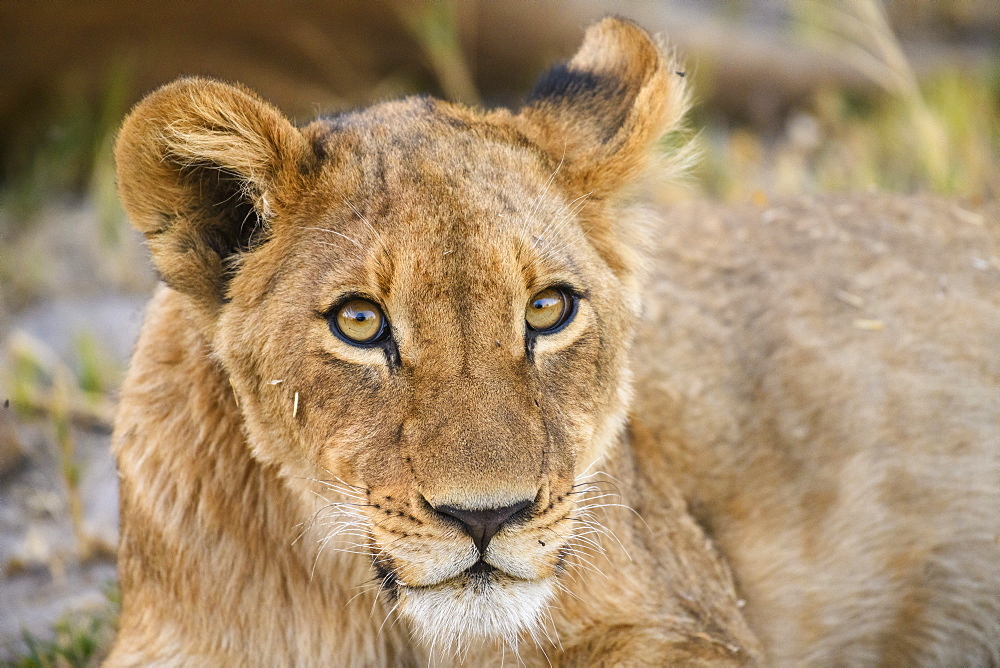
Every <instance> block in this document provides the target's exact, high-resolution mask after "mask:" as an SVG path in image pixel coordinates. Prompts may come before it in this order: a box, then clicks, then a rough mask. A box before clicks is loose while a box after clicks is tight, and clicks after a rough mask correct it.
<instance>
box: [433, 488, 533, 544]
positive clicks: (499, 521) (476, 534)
mask: <svg viewBox="0 0 1000 668" xmlns="http://www.w3.org/2000/svg"><path fill="white" fill-rule="evenodd" d="M532 501H533V500H532V499H528V500H526V501H519V502H518V503H515V504H513V505H510V506H504V507H503V508H485V509H483V510H465V509H464V508H457V507H455V506H436V507H435V508H434V510H436V511H437V512H439V513H441V514H442V515H446V516H448V517H451V518H453V519H456V520H458V521H459V523H460V524H461V525H462V528H463V529H465V533H467V534H469V535H470V536H471V537H472V542H473V543H475V544H476V548H478V549H479V554H483V553H485V552H486V546H487V545H489V544H490V539H492V538H493V536H495V535H496V534H497V531H500V527H501V526H503V523H504V522H506V521H507V520H509V519H510V518H511V517H513V516H514V515H515V514H517V512H518V511H520V510H523V509H525V508H527V507H528V506H530V505H531V503H532Z"/></svg>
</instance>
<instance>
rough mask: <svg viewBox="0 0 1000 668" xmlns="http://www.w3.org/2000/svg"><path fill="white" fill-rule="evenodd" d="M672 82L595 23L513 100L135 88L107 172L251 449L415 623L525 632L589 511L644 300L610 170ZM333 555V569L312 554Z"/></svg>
mask: <svg viewBox="0 0 1000 668" xmlns="http://www.w3.org/2000/svg"><path fill="white" fill-rule="evenodd" d="M681 84H682V80H681V79H680V78H679V77H677V76H676V74H675V72H674V70H673V68H672V67H671V66H670V63H669V62H668V60H667V59H666V58H665V57H664V55H663V53H662V51H661V50H660V48H659V47H658V46H657V44H656V43H655V42H654V41H653V40H652V39H651V38H650V37H649V36H648V35H647V34H646V33H645V32H643V31H642V30H641V29H639V28H637V27H635V26H634V25H631V24H629V23H625V22H621V21H617V20H613V19H607V20H605V21H603V22H601V23H599V24H597V25H595V26H594V27H592V28H591V29H590V30H589V31H588V32H587V35H586V38H585V41H584V43H583V45H582V47H581V49H580V50H579V52H578V53H577V54H576V55H575V56H574V57H573V58H572V59H571V60H569V61H568V62H566V63H565V64H562V65H559V66H556V67H554V68H553V69H552V70H551V71H549V72H548V73H547V74H546V75H545V76H544V77H543V78H542V79H541V80H540V82H539V84H538V85H537V87H536V89H535V90H534V92H533V93H532V94H531V96H530V97H529V99H528V102H527V104H526V106H525V107H523V108H522V109H521V110H520V111H519V112H517V113H512V112H510V111H507V110H498V111H491V112H485V113H484V112H482V111H479V110H473V109H468V108H465V107H461V106H458V105H453V104H447V103H444V102H439V101H435V100H431V99H427V98H410V99H406V100H402V101H396V102H388V103H385V104H380V105H377V106H374V107H372V108H369V109H366V110H363V111H359V112H354V113H347V114H343V115H338V116H333V117H329V118H321V119H319V120H316V121H314V122H312V123H311V124H309V125H307V126H305V127H302V128H296V127H294V126H293V125H292V124H291V123H290V122H289V121H288V120H287V119H286V118H285V117H283V116H282V115H281V114H280V113H279V112H278V111H277V110H276V109H274V108H273V107H271V106H269V105H268V104H266V103H264V102H262V101H261V100H260V99H259V98H258V97H256V96H255V95H254V94H252V93H251V92H249V91H247V90H245V89H242V88H238V87H233V86H229V85H225V84H222V83H218V82H215V81H209V80H204V79H184V80H181V81H178V82H176V83H174V84H171V85H169V86H166V87H164V88H162V89H160V90H158V91H156V92H155V93H153V94H152V95H150V96H149V97H148V98H146V100H145V101H143V102H142V103H140V104H139V106H138V107H137V108H136V109H135V110H134V111H133V112H132V114H131V115H130V117H129V118H128V120H127V121H126V123H125V126H124V128H123V130H122V132H121V135H120V137H119V139H118V144H117V159H118V165H119V167H118V174H119V181H120V192H121V196H122V199H123V201H124V203H125V206H126V209H127V211H128V214H129V216H130V218H131V220H132V222H133V224H134V225H135V226H136V227H137V228H138V229H140V230H141V231H142V232H143V233H144V234H145V236H146V238H147V240H148V244H149V247H150V249H151V251H152V255H153V260H154V262H155V264H156V267H157V269H158V271H159V273H160V275H161V276H162V278H163V281H164V282H165V283H166V284H167V285H168V286H169V287H170V288H172V289H173V290H174V291H176V292H178V293H181V294H183V295H185V298H186V299H187V303H188V310H189V312H190V314H191V316H192V318H191V319H192V322H195V323H197V325H196V326H197V327H199V328H200V329H201V330H202V332H203V334H204V337H205V340H206V342H207V347H208V350H209V352H210V354H211V355H212V356H213V357H214V359H215V360H216V361H217V363H218V364H219V365H220V366H221V368H222V369H223V370H224V372H225V373H226V374H227V375H228V377H229V379H230V381H231V383H232V385H233V388H234V390H235V393H236V395H237V398H238V406H239V410H240V411H241V413H242V416H243V420H244V425H245V426H244V431H245V435H246V438H247V442H248V447H249V450H250V452H251V454H252V456H253V457H255V458H256V459H257V460H259V461H261V462H265V463H268V464H272V465H276V466H277V467H279V469H280V470H281V471H282V473H283V475H284V479H285V480H286V482H287V485H288V486H289V487H290V488H292V489H293V490H295V491H296V492H297V493H298V495H299V498H301V500H302V504H303V506H302V507H303V516H305V517H308V516H310V515H313V514H314V512H315V509H316V496H319V497H321V498H322V499H324V501H322V502H321V503H322V504H324V506H325V504H326V503H329V504H330V505H329V506H325V508H324V509H323V510H322V512H320V513H319V514H318V515H316V517H318V518H319V519H318V521H317V522H316V523H315V524H316V527H314V530H316V531H320V532H321V534H323V536H324V539H325V540H331V541H333V542H335V543H337V544H339V545H340V546H341V547H342V549H345V550H347V551H351V552H361V553H363V554H364V555H366V557H365V558H367V559H370V561H371V563H372V565H373V567H374V570H375V572H376V573H377V574H378V575H379V578H380V580H381V586H382V590H383V592H384V595H385V596H388V597H389V599H391V600H392V601H393V603H394V604H395V605H397V606H398V610H399V611H400V612H401V614H403V615H404V616H405V617H406V618H408V619H409V620H410V622H411V623H412V624H413V625H414V627H415V628H416V629H417V630H418V631H420V632H421V633H423V634H424V636H425V638H427V639H429V640H433V639H435V638H436V639H440V640H445V641H451V640H457V641H459V642H462V641H464V640H472V639H474V638H476V637H488V638H495V637H508V638H513V637H515V636H516V635H517V634H519V633H521V632H524V631H528V632H530V631H532V629H533V628H534V627H535V625H536V623H537V620H538V619H539V616H540V615H541V614H542V613H543V611H544V608H545V605H546V602H547V601H548V600H549V599H550V598H551V597H552V596H553V594H554V592H555V591H556V589H557V587H558V580H559V578H560V576H561V573H562V572H563V571H564V570H565V569H566V568H567V567H568V565H569V564H571V561H572V556H573V553H574V540H578V539H583V538H585V537H586V534H587V533H588V532H591V533H592V531H593V530H592V529H589V528H588V525H587V520H586V507H585V506H584V505H583V504H580V503H578V499H579V498H580V496H581V495H580V494H579V492H580V487H579V485H580V484H581V481H582V480H583V477H584V476H585V475H586V474H587V473H588V472H589V471H592V470H593V469H594V467H596V466H597V465H598V462H599V461H600V460H601V459H602V458H603V457H605V456H606V455H607V454H608V452H609V449H610V448H612V447H613V444H614V443H615V441H616V437H617V433H618V431H619V430H620V428H621V426H622V424H623V420H624V416H625V412H626V409H627V402H628V398H629V392H630V390H629V368H628V359H627V357H628V344H629V340H630V338H631V334H632V331H633V327H634V324H635V321H636V319H637V317H638V311H639V301H638V295H637V285H638V282H637V281H638V279H637V275H636V274H637V269H638V264H639V261H638V256H637V249H636V240H637V239H638V238H639V237H640V235H639V234H638V233H637V226H638V222H637V220H636V216H635V213H634V212H632V211H630V209H629V206H628V203H627V198H626V194H625V191H626V190H627V188H628V186H630V185H632V184H633V183H634V182H635V181H636V180H637V178H638V177H639V176H641V175H642V174H643V173H644V172H645V171H646V169H647V166H648V165H647V163H648V156H649V153H650V150H651V148H652V146H653V145H654V143H655V142H656V141H657V140H658V139H659V138H660V137H661V136H662V135H663V134H664V132H666V131H667V130H669V129H670V128H671V127H673V126H674V124H675V123H676V122H677V121H678V118H679V116H680V114H681V113H682V110H683V106H684V101H685V97H684V90H683V87H682V85H681ZM327 577H335V574H333V573H330V574H328V575H327Z"/></svg>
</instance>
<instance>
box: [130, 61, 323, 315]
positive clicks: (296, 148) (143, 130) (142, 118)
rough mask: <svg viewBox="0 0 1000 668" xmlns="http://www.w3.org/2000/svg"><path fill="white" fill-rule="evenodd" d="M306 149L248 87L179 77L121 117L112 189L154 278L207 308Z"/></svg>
mask: <svg viewBox="0 0 1000 668" xmlns="http://www.w3.org/2000/svg"><path fill="white" fill-rule="evenodd" d="M306 151H307V143H306V141H305V139H304V138H303V137H302V135H301V134H300V133H299V131H298V130H296V129H295V128H294V127H293V126H292V124H291V123H290V122H289V121H288V120H287V119H286V118H285V117H284V116H282V115H281V113H280V112H279V111H278V110H277V109H275V108H274V107H272V106H271V105H269V104H267V103H265V102H264V101H262V100H261V99H260V98H258V97H257V96H256V95H254V94H253V93H250V92H249V91H247V90H245V89H242V88H236V87H233V86H229V85H227V84H223V83H220V82H217V81H211V80H207V79H181V80H179V81H176V82H174V83H172V84H168V85H166V86H164V87H162V88H160V89H159V90H157V91H155V92H153V93H151V94H150V95H149V96H148V97H146V98H145V99H144V100H142V101H141V102H139V104H137V105H136V107H135V108H134V109H133V110H132V112H131V113H130V114H129V116H128V118H126V119H125V123H124V125H123V126H122V129H121V132H120V133H119V135H118V140H117V143H116V145H115V160H116V163H117V173H118V193H119V196H120V198H121V201H122V204H123V205H124V207H125V211H126V213H127V214H128V217H129V219H130V220H131V222H132V225H133V226H135V227H136V228H137V229H138V230H139V231H140V232H142V233H143V234H144V235H145V236H146V239H147V243H148V245H149V249H150V252H151V254H152V257H153V262H154V264H155V265H156V267H157V269H158V271H159V273H160V275H161V277H162V278H163V280H164V281H165V282H166V283H167V284H168V285H169V286H170V287H172V288H174V289H175V290H178V291H180V292H184V293H187V294H189V295H190V296H192V297H194V298H195V299H196V300H198V301H199V302H202V303H204V304H206V305H209V306H213V305H217V304H219V303H221V302H222V301H223V299H224V298H225V288H226V277H227V271H228V270H230V269H231V268H232V266H233V260H235V258H236V257H238V254H239V253H241V252H245V251H248V250H252V249H253V248H254V246H255V245H257V244H259V243H260V242H262V241H263V240H264V239H265V238H266V235H267V233H268V229H269V227H268V226H269V222H270V218H271V213H272V205H273V204H274V202H275V201H276V199H278V198H280V193H281V192H283V191H285V189H286V188H287V186H288V185H289V182H290V180H292V179H294V178H296V176H297V175H298V174H299V165H300V164H301V160H302V159H303V157H304V156H305V155H306Z"/></svg>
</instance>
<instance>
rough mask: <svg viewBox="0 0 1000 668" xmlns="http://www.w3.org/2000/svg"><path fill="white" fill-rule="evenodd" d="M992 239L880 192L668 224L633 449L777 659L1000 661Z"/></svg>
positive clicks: (978, 222) (680, 216) (999, 240)
mask: <svg viewBox="0 0 1000 668" xmlns="http://www.w3.org/2000/svg"><path fill="white" fill-rule="evenodd" d="M998 220H1000V216H998V212H997V207H996V206H995V205H994V206H993V207H992V208H991V209H988V210H986V211H984V212H982V213H979V212H967V211H965V210H963V209H960V208H959V207H958V206H957V205H955V204H953V203H952V202H950V201H944V200H940V199H933V198H905V197H894V196H885V195H876V196H865V197H859V198H848V199H845V198H839V199H808V198H804V199H800V200H797V201H794V202H790V203H786V204H782V205H778V206H774V207H772V208H766V209H757V210H751V211H749V212H748V211H747V210H746V208H745V207H731V208H722V209H720V208H718V207H711V206H709V205H705V204H695V205H688V206H685V207H680V208H678V209H675V210H673V211H671V212H669V213H668V214H667V215H666V216H665V222H664V224H663V229H662V237H661V239H660V241H659V245H658V250H657V253H658V257H657V263H656V274H655V276H654V277H653V279H652V283H651V290H650V294H649V295H648V296H647V312H648V313H649V315H650V317H649V318H648V324H647V326H646V329H645V330H644V331H643V332H642V333H641V334H640V341H639V350H638V352H637V354H636V358H637V359H640V360H643V363H642V364H641V365H638V366H637V369H636V371H637V376H638V378H637V385H638V387H639V391H638V393H637V394H638V405H637V406H636V407H635V410H634V413H633V414H634V415H635V416H636V418H635V419H636V425H635V430H636V433H637V435H638V436H639V438H638V439H637V448H638V449H639V451H640V453H644V454H640V457H642V456H649V457H651V458H653V459H655V460H657V461H658V462H659V463H660V464H659V466H658V467H655V468H656V469H657V470H659V471H662V472H663V473H662V475H664V476H667V475H669V476H671V477H672V478H673V479H674V480H676V481H678V482H679V483H680V484H681V485H682V486H683V487H684V491H685V495H686V496H687V498H688V499H690V500H691V501H692V506H693V509H694V511H695V512H696V514H697V515H698V516H699V519H701V520H702V521H703V522H704V523H705V524H706V525H707V526H708V527H709V529H710V531H711V532H712V533H714V534H715V537H716V538H717V539H718V540H719V542H720V544H721V547H722V548H723V551H724V552H725V553H726V555H727V557H728V558H729V559H730V560H731V562H732V564H733V567H734V571H735V572H736V576H737V579H738V580H739V583H740V586H741V587H742V589H743V591H744V593H745V595H746V598H747V601H748V605H747V608H746V613H747V616H748V619H749V621H750V622H751V624H752V625H753V626H754V627H755V629H756V630H757V631H758V632H760V634H761V636H762V640H763V641H764V643H765V647H766V650H767V652H768V653H769V655H770V656H771V657H772V658H773V659H775V660H777V661H779V662H787V661H793V662H805V663H820V664H830V663H848V664H863V663H875V662H879V663H913V662H917V663H924V664H950V663H969V662H971V663H976V664H986V663H996V662H997V661H998V660H1000V640H998V639H1000V568H998V566H997V564H1000V513H998V512H997V509H998V508H1000V355H998V354H997V353H998V342H1000V260H998V259H997V258H1000V226H998V224H997V223H998ZM970 221H971V222H970Z"/></svg>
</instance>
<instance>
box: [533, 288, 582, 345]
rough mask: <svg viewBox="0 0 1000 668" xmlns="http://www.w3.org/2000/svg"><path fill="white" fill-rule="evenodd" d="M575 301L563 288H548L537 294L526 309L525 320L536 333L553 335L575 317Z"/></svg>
mask: <svg viewBox="0 0 1000 668" xmlns="http://www.w3.org/2000/svg"><path fill="white" fill-rule="evenodd" d="M574 310H575V309H574V308H573V299H572V297H571V296H570V295H569V294H567V293H566V291H565V290H562V289H561V288H546V289H544V290H542V291H541V292H539V293H538V294H536V295H535V296H534V297H532V298H531V301H529V302H528V306H527V307H526V308H525V309H524V319H525V320H526V321H527V323H528V327H530V328H531V329H532V330H534V331H535V332H538V333H539V334H551V333H552V332H555V331H556V330H558V329H560V328H561V327H562V326H563V325H565V324H566V323H567V322H569V321H570V319H571V318H572V317H573V312H574Z"/></svg>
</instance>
